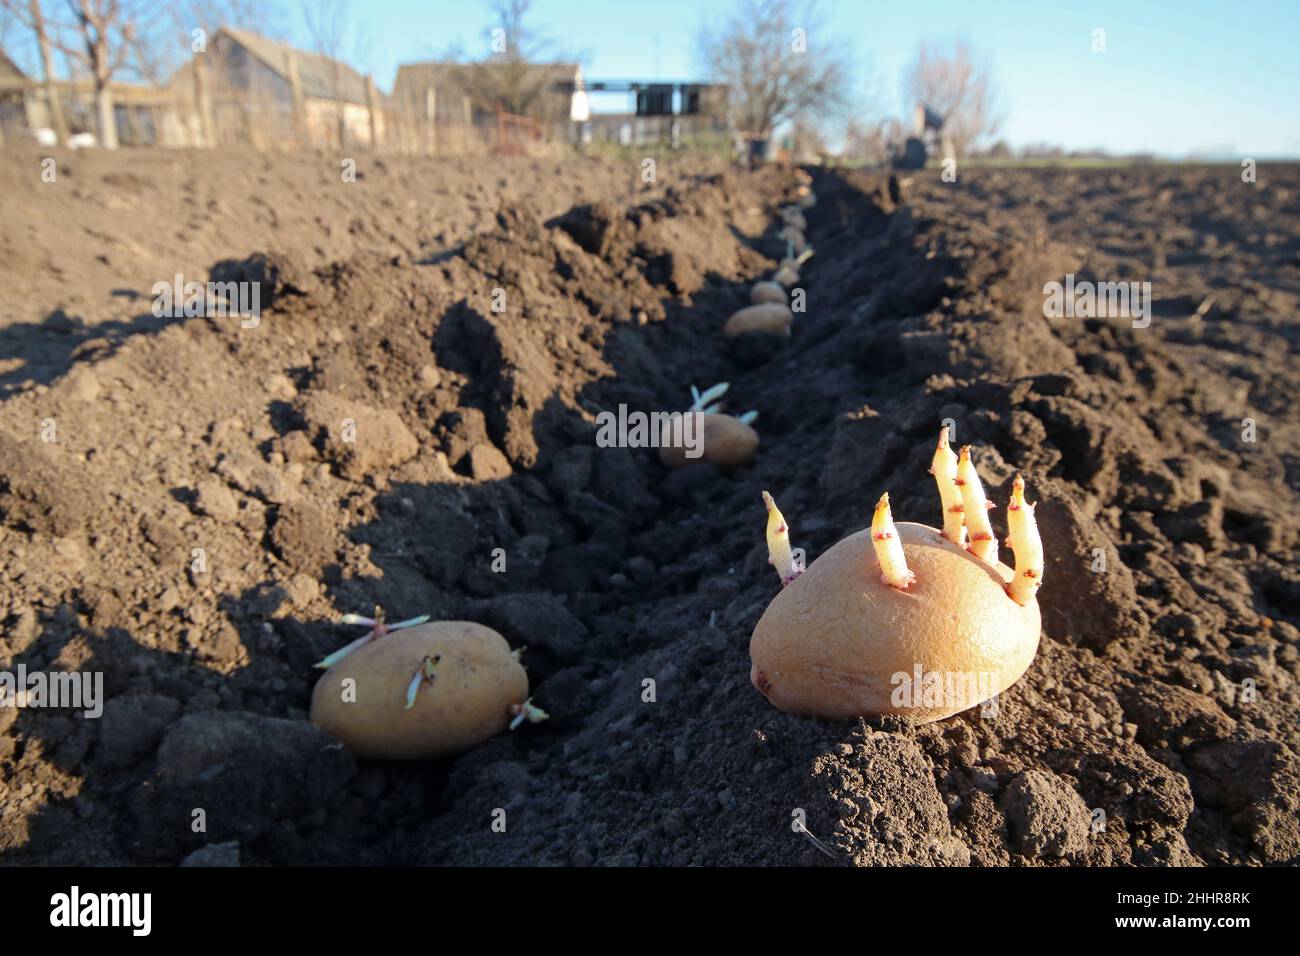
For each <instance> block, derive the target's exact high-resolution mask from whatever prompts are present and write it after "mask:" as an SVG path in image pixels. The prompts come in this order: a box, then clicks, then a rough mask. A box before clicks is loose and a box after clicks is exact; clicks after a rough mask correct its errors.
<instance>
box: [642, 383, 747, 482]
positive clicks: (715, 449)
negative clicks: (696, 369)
mask: <svg viewBox="0 0 1300 956" xmlns="http://www.w3.org/2000/svg"><path fill="white" fill-rule="evenodd" d="M728 387H729V386H728V384H727V383H726V382H722V383H720V384H718V385H715V386H713V387H712V388H710V389H707V390H706V391H704V392H703V393H701V392H699V391H698V390H697V389H695V388H694V387H692V388H691V395H692V397H693V398H694V401H693V402H692V404H691V407H690V408H688V409H687V410H686V411H685V412H684V413H682V414H681V415H680V416H677V417H675V418H674V419H673V420H671V421H669V422H668V423H666V424H665V425H664V427H663V431H662V433H661V434H660V439H659V460H660V461H662V462H663V463H664V464H665V465H667V466H668V467H669V468H673V469H677V468H685V467H686V466H687V465H693V464H696V463H699V462H707V463H709V464H711V465H717V466H718V467H719V468H724V469H732V468H739V467H741V466H743V465H747V464H749V463H750V462H751V461H753V460H754V455H755V454H757V452H758V432H756V431H754V429H753V427H752V425H751V423H752V422H753V421H754V419H756V418H757V417H758V412H746V413H745V414H743V415H739V416H732V415H724V414H723V413H722V412H721V411H720V409H721V407H722V406H721V405H720V404H719V403H718V402H717V401H716V400H717V399H719V398H721V397H722V396H723V395H724V394H726V391H727V389H728Z"/></svg>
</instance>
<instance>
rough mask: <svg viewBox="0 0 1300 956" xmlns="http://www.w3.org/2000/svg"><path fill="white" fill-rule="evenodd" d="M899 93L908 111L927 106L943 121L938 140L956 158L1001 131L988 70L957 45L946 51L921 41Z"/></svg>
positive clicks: (962, 42) (971, 52)
mask: <svg viewBox="0 0 1300 956" xmlns="http://www.w3.org/2000/svg"><path fill="white" fill-rule="evenodd" d="M903 91H904V93H905V95H906V96H907V97H908V98H909V99H910V100H911V102H912V104H913V105H924V106H928V107H930V108H931V109H932V110H934V111H935V112H936V113H938V114H939V115H940V116H942V117H943V119H944V125H943V132H944V135H945V136H946V137H947V138H949V139H950V140H951V142H952V145H953V149H954V150H955V151H956V153H957V155H959V156H965V155H967V154H968V153H969V152H970V150H971V149H972V148H973V147H975V146H976V145H978V143H979V142H980V140H982V139H985V138H988V137H991V136H993V135H994V134H996V133H997V131H998V129H999V127H1000V126H1001V125H1002V115H1001V113H1000V111H999V108H998V104H997V91H996V88H995V85H994V82H993V78H992V76H991V74H990V71H989V67H988V64H987V63H986V62H985V60H984V58H983V57H982V56H981V55H979V54H978V53H977V52H976V51H974V50H973V49H972V48H971V46H970V44H969V43H967V42H966V41H965V40H963V39H957V40H954V41H953V42H952V44H951V46H950V47H949V48H946V49H945V48H944V47H942V46H940V45H939V44H937V43H933V42H929V41H922V42H921V45H920V47H919V48H918V50H917V53H916V58H915V59H914V60H912V62H911V63H909V64H908V65H907V67H906V68H905V69H904V70H903Z"/></svg>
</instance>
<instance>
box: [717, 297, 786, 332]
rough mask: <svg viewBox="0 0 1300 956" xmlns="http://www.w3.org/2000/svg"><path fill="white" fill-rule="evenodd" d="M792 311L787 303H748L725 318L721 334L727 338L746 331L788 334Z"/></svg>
mask: <svg viewBox="0 0 1300 956" xmlns="http://www.w3.org/2000/svg"><path fill="white" fill-rule="evenodd" d="M793 321H794V313H793V312H791V311H790V307H789V306H788V305H784V304H782V303H780V302H764V303H762V304H761V305H749V306H746V307H745V308H743V309H741V310H740V311H738V312H736V313H735V314H734V315H732V317H731V318H729V319H727V324H726V325H725V326H723V328H722V334H723V335H725V336H726V337H727V338H729V339H734V338H735V337H736V336H737V335H744V334H745V333H746V332H768V333H771V334H772V335H789V334H790V323H791V322H793Z"/></svg>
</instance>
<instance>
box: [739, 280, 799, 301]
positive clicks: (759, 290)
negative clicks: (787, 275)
mask: <svg viewBox="0 0 1300 956" xmlns="http://www.w3.org/2000/svg"><path fill="white" fill-rule="evenodd" d="M749 301H750V303H751V304H752V305H762V304H764V303H765V302H775V303H776V304H777V305H788V304H789V302H790V299H789V296H787V295H786V294H785V287H784V286H782V285H781V283H779V282H772V281H770V280H768V281H765V282H755V283H754V285H753V288H751V289H750V290H749Z"/></svg>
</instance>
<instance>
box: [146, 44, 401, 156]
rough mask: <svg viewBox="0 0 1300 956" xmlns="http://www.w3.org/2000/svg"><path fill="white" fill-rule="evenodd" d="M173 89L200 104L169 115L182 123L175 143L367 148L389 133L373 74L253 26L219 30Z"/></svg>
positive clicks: (172, 134)
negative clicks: (289, 141) (293, 140)
mask: <svg viewBox="0 0 1300 956" xmlns="http://www.w3.org/2000/svg"><path fill="white" fill-rule="evenodd" d="M168 87H169V88H170V90H171V91H172V92H173V93H174V94H175V96H176V97H177V99H178V101H179V100H185V99H191V100H192V101H193V102H194V104H195V109H194V110H193V112H192V113H178V114H175V115H173V116H172V117H171V119H172V120H173V121H174V122H177V123H180V124H181V125H180V126H179V128H171V129H169V130H167V133H168V139H169V140H170V141H177V140H179V141H184V142H187V143H191V144H195V145H202V144H205V143H206V144H208V145H217V144H218V143H222V142H226V141H240V142H252V143H254V144H255V145H259V146H268V145H274V144H276V143H278V142H282V141H284V140H285V139H287V138H290V137H293V138H296V139H298V140H300V141H305V142H307V143H311V144H318V145H333V146H339V145H349V144H361V145H366V146H369V145H375V144H378V143H381V142H382V141H383V138H384V132H385V129H384V127H385V118H384V110H383V105H384V103H383V98H382V97H381V96H380V94H379V92H378V90H377V89H376V88H375V84H374V81H373V80H372V79H371V78H370V77H367V76H362V75H361V74H360V73H358V72H357V71H356V70H354V69H353V68H352V67H350V66H348V65H347V64H346V63H344V62H342V61H341V60H334V59H330V58H329V57H326V56H322V55H321V54H319V53H311V52H309V51H306V50H299V49H296V48H295V47H292V46H290V45H289V44H287V43H283V42H281V41H279V40H272V39H270V38H269V37H264V36H262V35H261V34H258V33H253V32H251V31H248V30H237V29H234V28H231V27H222V28H221V29H219V30H218V31H217V32H216V34H215V35H213V36H212V38H211V39H210V40H209V42H208V48H207V50H206V51H204V52H202V53H196V54H195V55H194V56H193V57H191V58H190V60H189V62H187V63H186V64H185V65H184V66H182V67H180V69H178V70H177V71H176V72H175V73H174V74H172V77H171V79H170V80H169V82H168Z"/></svg>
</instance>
